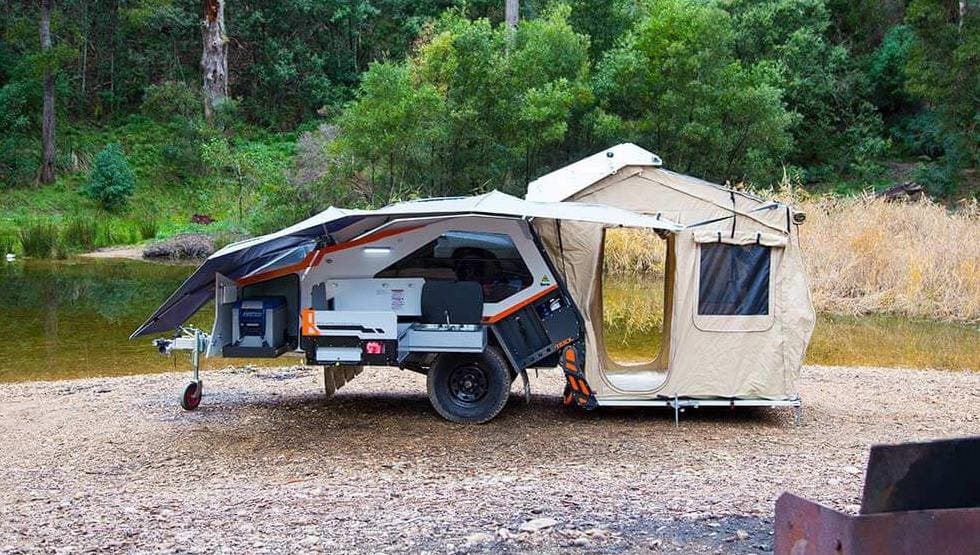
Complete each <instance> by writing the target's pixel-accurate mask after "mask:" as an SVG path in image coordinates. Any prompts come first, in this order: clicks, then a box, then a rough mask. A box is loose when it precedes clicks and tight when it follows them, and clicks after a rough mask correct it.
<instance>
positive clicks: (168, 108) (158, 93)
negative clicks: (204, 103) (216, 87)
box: [141, 81, 201, 122]
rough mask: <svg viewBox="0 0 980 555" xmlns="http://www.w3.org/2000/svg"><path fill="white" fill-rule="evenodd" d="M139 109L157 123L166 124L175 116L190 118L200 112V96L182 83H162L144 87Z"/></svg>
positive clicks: (195, 90)
mask: <svg viewBox="0 0 980 555" xmlns="http://www.w3.org/2000/svg"><path fill="white" fill-rule="evenodd" d="M141 108H142V112H143V113H144V114H146V115H147V116H150V117H151V118H153V119H155V120H157V121H162V122H166V121H169V120H171V119H173V118H174V117H177V116H182V117H185V118H190V117H194V116H195V115H197V114H198V113H199V112H200V111H201V95H200V94H199V93H198V90H197V89H196V88H195V87H191V86H190V85H188V84H187V83H184V82H182V81H164V82H163V83H161V84H159V85H149V86H147V87H146V93H145V94H144V95H143V106H142V107H141Z"/></svg>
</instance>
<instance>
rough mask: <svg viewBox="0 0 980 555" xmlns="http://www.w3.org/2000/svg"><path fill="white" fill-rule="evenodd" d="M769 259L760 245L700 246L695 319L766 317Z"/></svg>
mask: <svg viewBox="0 0 980 555" xmlns="http://www.w3.org/2000/svg"><path fill="white" fill-rule="evenodd" d="M770 259H771V252H770V248H769V247H765V246H761V245H728V244H724V243H704V244H702V245H701V275H700V276H699V279H700V281H699V287H698V315H701V316H716V315H719V316H720V315H729V316H757V315H768V314H769V266H770Z"/></svg>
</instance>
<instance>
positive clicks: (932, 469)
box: [861, 437, 980, 514]
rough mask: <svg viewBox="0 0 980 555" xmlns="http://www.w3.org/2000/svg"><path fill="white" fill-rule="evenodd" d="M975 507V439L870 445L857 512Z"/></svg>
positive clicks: (978, 495)
mask: <svg viewBox="0 0 980 555" xmlns="http://www.w3.org/2000/svg"><path fill="white" fill-rule="evenodd" d="M962 507H980V438H976V437H973V438H958V439H945V440H940V441H929V442H925V443H903V444H901V445H875V446H873V447H871V456H870V457H869V458H868V474H867V476H866V477H865V479H864V497H863V499H862V500H861V514H875V513H885V512H892V511H917V510H922V509H957V508H962Z"/></svg>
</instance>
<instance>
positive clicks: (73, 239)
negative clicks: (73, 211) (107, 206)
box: [62, 215, 99, 250]
mask: <svg viewBox="0 0 980 555" xmlns="http://www.w3.org/2000/svg"><path fill="white" fill-rule="evenodd" d="M98 232H99V227H98V225H97V223H96V221H95V218H92V217H90V216H83V215H75V216H72V217H70V218H68V220H67V221H66V222H65V227H64V230H63V231H62V241H63V243H64V245H65V246H66V247H69V248H79V249H84V250H91V249H92V247H94V246H95V238H96V237H97V236H98Z"/></svg>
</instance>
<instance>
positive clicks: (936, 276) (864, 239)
mask: <svg viewBox="0 0 980 555" xmlns="http://www.w3.org/2000/svg"><path fill="white" fill-rule="evenodd" d="M802 208H803V209H804V210H806V212H807V221H806V223H805V224H804V225H803V226H802V228H801V233H800V240H801V242H802V245H803V251H804V253H805V255H806V262H807V266H808V273H809V276H810V286H811V290H812V293H813V302H814V305H815V306H816V308H817V310H818V311H821V312H829V313H834V314H869V313H891V314H900V315H904V316H912V317H920V318H932V319H937V320H946V321H962V322H976V321H980V210H978V208H977V204H976V203H972V204H970V205H966V206H962V207H960V208H959V209H957V210H955V211H950V210H948V209H947V208H946V207H944V206H941V205H938V204H933V203H930V202H919V203H914V204H901V203H887V202H884V201H881V200H876V199H870V198H868V199H836V198H824V199H819V200H815V201H809V202H805V203H804V204H803V205H802Z"/></svg>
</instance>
